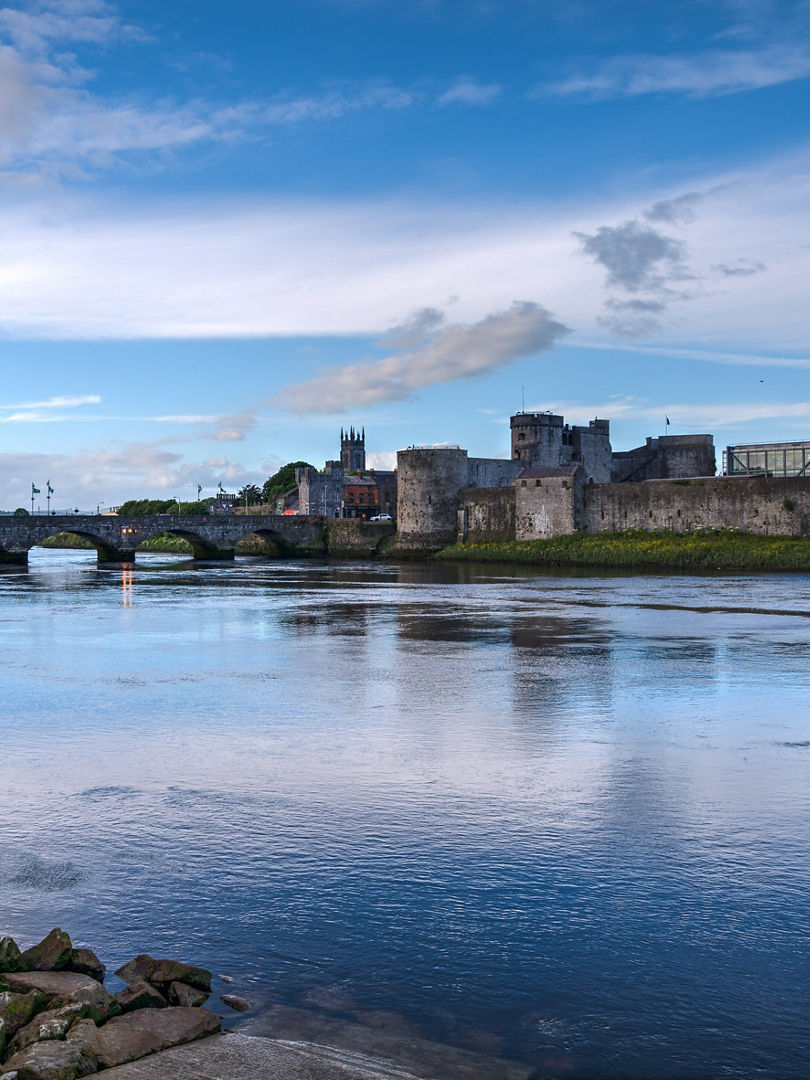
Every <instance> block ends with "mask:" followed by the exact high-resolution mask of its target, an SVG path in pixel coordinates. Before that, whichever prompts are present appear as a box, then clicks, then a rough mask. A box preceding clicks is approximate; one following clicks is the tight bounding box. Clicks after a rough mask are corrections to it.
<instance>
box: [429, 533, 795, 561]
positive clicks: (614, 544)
mask: <svg viewBox="0 0 810 1080" xmlns="http://www.w3.org/2000/svg"><path fill="white" fill-rule="evenodd" d="M436 558H438V559H448V560H465V561H469V562H518V563H531V564H534V565H536V566H580V567H581V566H601V567H617V568H626V569H639V568H644V567H650V568H658V569H667V570H810V540H809V539H806V538H804V537H783V536H751V535H748V534H745V533H737V532H732V531H730V530H718V531H717V532H694V533H683V534H682V533H672V532H641V531H632V532H630V531H628V532H623V533H595V534H593V535H585V534H577V535H574V536H556V537H554V538H553V539H551V540H526V541H521V542H517V541H508V540H503V541H493V542H491V543H470V544H453V545H451V546H450V547H447V548H444V550H443V551H441V552H439V554H438V555H437V556H436Z"/></svg>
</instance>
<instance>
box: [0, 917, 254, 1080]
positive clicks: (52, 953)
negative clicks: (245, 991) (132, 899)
mask: <svg viewBox="0 0 810 1080" xmlns="http://www.w3.org/2000/svg"><path fill="white" fill-rule="evenodd" d="M105 974H106V970H105V967H104V965H103V964H102V963H101V961H100V960H99V959H98V957H97V956H96V955H95V953H93V952H92V951H91V950H90V949H74V948H73V945H72V943H71V940H70V938H69V937H68V935H67V934H66V933H65V932H64V931H63V930H59V929H56V930H52V931H51V932H50V934H48V936H47V937H46V938H45V939H44V940H43V941H41V942H40V943H39V944H38V945H34V946H33V947H32V948H30V949H27V950H26V951H25V952H21V951H20V949H19V948H18V946H17V945H16V943H15V942H14V941H13V940H12V938H10V937H4V938H0V1062H2V1064H0V1077H2V1080H74V1078H75V1077H81V1076H89V1075H91V1074H92V1073H96V1072H99V1071H101V1070H103V1069H109V1068H113V1067H115V1066H118V1065H122V1064H124V1063H126V1062H130V1061H136V1060H137V1059H139V1058H143V1057H146V1056H147V1055H149V1054H154V1053H156V1052H158V1051H160V1050H165V1049H166V1048H168V1047H172V1046H179V1045H182V1044H184V1043H189V1042H192V1041H193V1040H195V1039H200V1038H202V1037H203V1036H206V1035H211V1034H213V1033H214V1032H217V1031H219V1030H220V1021H219V1017H217V1016H215V1015H214V1014H213V1013H212V1012H209V1011H208V1010H207V1009H204V1008H203V1007H202V1006H203V1005H204V1004H205V1002H206V1001H207V1000H208V997H209V995H210V993H211V972H210V971H206V970H205V969H204V968H200V967H194V966H193V965H192V964H186V963H181V962H179V961H176V960H156V959H154V958H153V957H151V956H147V955H142V956H137V957H136V958H135V959H134V960H131V961H130V962H129V963H127V964H125V965H124V966H123V967H122V968H119V969H118V971H116V973H115V974H116V975H117V976H118V977H119V978H120V979H121V980H122V981H123V982H125V983H126V984H127V986H126V988H125V989H123V990H120V991H118V993H115V994H110V993H109V992H108V991H107V990H106V989H105V987H104V985H103V983H104V977H105ZM222 1000H223V1001H225V1003H226V1004H228V1001H227V996H226V997H224V998H223V999H222ZM244 1004H245V1003H244V1002H243V999H241V998H234V1002H233V1007H235V1008H237V1009H240V1008H243V1007H244Z"/></svg>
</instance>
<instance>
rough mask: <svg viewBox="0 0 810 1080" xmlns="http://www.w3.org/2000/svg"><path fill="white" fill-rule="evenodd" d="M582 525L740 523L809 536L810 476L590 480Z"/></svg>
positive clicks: (592, 529)
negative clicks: (593, 482) (627, 480)
mask: <svg viewBox="0 0 810 1080" xmlns="http://www.w3.org/2000/svg"><path fill="white" fill-rule="evenodd" d="M580 529H581V531H582V532H589V533H597V532H622V531H623V530H624V529H642V530H644V531H648V532H649V531H654V530H656V529H670V530H672V531H673V532H679V533H684V532H692V531H693V530H695V529H737V530H738V531H739V532H745V533H753V534H755V535H759V536H810V477H788V478H778V479H776V478H768V477H740V478H735V477H725V476H718V477H706V478H705V479H696V480H645V481H642V482H641V483H625V484H592V485H587V486H586V487H585V489H584V493H583V506H582V512H581V519H580Z"/></svg>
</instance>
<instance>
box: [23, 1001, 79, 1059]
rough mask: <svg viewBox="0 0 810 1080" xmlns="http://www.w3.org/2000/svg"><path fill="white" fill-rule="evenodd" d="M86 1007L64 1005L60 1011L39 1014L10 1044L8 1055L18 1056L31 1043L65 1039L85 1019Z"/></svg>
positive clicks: (51, 1010)
mask: <svg viewBox="0 0 810 1080" xmlns="http://www.w3.org/2000/svg"><path fill="white" fill-rule="evenodd" d="M85 1008H86V1006H84V1005H63V1006H62V1008H60V1009H47V1010H46V1011H45V1012H41V1013H38V1014H37V1015H36V1016H35V1017H34V1019H33V1020H32V1021H31V1022H30V1023H29V1024H26V1025H25V1027H24V1028H20V1030H19V1031H18V1032H17V1034H16V1035H15V1036H14V1038H13V1039H12V1040H11V1042H10V1043H9V1044H8V1053H9V1054H17V1053H19V1051H20V1050H24V1049H25V1048H26V1046H30V1045H31V1043H35V1042H45V1040H46V1039H64V1037H65V1036H66V1035H67V1033H68V1031H70V1029H71V1027H72V1026H73V1025H74V1024H75V1023H76V1021H77V1020H82V1019H83V1018H84V1010H85Z"/></svg>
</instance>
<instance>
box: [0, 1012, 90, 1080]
mask: <svg viewBox="0 0 810 1080" xmlns="http://www.w3.org/2000/svg"><path fill="white" fill-rule="evenodd" d="M96 1035H97V1033H96V1025H95V1024H94V1023H93V1021H92V1020H80V1021H79V1022H78V1023H77V1024H75V1025H74V1026H73V1028H71V1030H70V1031H69V1032H68V1034H67V1038H65V1039H48V1040H47V1041H46V1042H36V1043H32V1044H31V1046H27V1047H26V1048H25V1049H24V1050H20V1052H19V1053H18V1054H15V1055H14V1056H13V1057H10V1058H9V1059H8V1061H7V1062H6V1063H5V1065H4V1066H3V1069H4V1072H3V1080H9V1077H8V1073H9V1072H11V1073H14V1072H16V1073H17V1076H18V1078H19V1080H75V1078H76V1077H81V1076H89V1075H90V1074H91V1073H94V1072H97V1071H98V1055H97V1053H96V1048H95V1042H96Z"/></svg>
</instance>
